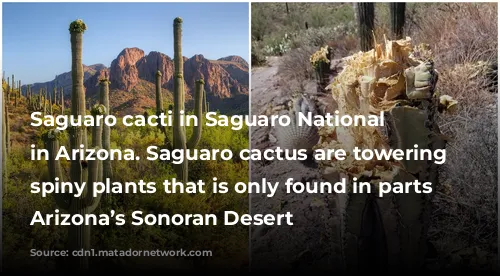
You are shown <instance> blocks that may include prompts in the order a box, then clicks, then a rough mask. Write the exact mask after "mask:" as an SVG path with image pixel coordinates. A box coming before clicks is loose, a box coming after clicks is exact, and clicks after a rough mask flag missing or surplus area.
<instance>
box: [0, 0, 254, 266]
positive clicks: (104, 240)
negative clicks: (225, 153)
mask: <svg viewBox="0 0 500 276" xmlns="http://www.w3.org/2000/svg"><path fill="white" fill-rule="evenodd" d="M2 8H3V9H2V10H3V19H2V34H3V35H2V41H3V42H2V49H3V52H2V70H3V76H2V91H3V93H2V94H3V95H2V96H3V97H2V101H1V102H2V116H1V117H2V139H0V140H1V141H2V154H1V156H2V193H3V195H2V198H3V204H2V215H3V217H2V222H3V226H2V228H3V233H2V239H3V252H2V261H3V267H2V269H3V271H5V272H9V271H11V272H14V271H16V272H28V271H31V272H42V271H53V270H56V271H58V270H69V271H75V272H78V271H81V270H89V269H90V270H97V271H103V270H151V269H153V270H161V271H165V272H167V271H182V272H188V271H197V270H200V269H201V270H204V271H210V270H212V269H213V270H219V269H224V270H225V271H227V270H230V271H246V270H247V269H248V258H249V256H248V255H249V254H248V251H249V248H248V235H249V233H248V226H244V225H241V224H240V225H234V226H231V227H228V226H225V225H223V224H217V225H209V222H210V219H211V218H212V216H213V217H215V216H221V214H222V213H223V212H224V211H225V210H232V211H234V212H235V213H239V214H245V213H248V212H249V210H248V209H249V208H248V206H249V202H248V194H244V193H243V194H241V193H238V194H237V193H234V194H231V191H233V190H232V189H229V191H230V192H229V193H227V194H221V193H216V192H213V191H211V190H210V189H209V188H207V189H206V192H204V193H194V192H193V193H191V192H190V190H189V189H190V188H191V189H192V190H194V189H197V188H199V187H197V185H196V183H197V181H199V180H203V181H205V182H207V183H208V182H211V181H213V177H214V176H223V177H224V181H226V182H227V183H228V185H229V186H230V185H234V184H235V183H237V182H246V181H248V175H249V168H248V167H249V165H248V161H244V160H239V159H232V160H229V161H224V162H221V161H219V160H187V159H186V158H181V157H179V156H176V155H175V154H174V152H175V150H179V149H180V150H195V149H207V150H217V149H221V150H222V149H232V150H233V151H234V152H236V151H238V150H241V149H246V148H249V144H248V143H249V139H248V128H247V127H245V126H244V127H242V128H241V129H238V130H234V129H231V128H229V127H223V126H214V127H206V125H205V124H203V123H202V122H203V118H205V117H206V116H205V115H206V114H207V113H208V112H214V114H216V115H228V116H229V115H246V114H248V112H249V65H248V63H247V60H249V52H250V49H249V48H250V46H249V45H250V42H249V4H248V3H90V2H89V3H3V4H2ZM162 114H163V115H164V116H162ZM60 115H68V116H60ZM109 115H112V116H109ZM185 115H188V116H189V117H190V118H191V119H193V120H198V124H197V125H189V124H187V125H184V124H183V123H182V119H180V118H182V116H185ZM76 117H79V118H85V120H87V122H92V123H89V124H86V123H85V122H83V121H82V122H81V125H82V126H80V127H76V126H73V125H72V124H75V122H74V121H73V122H72V121H71V120H72V119H71V118H76ZM113 117H114V118H116V122H114V123H113V119H112V118H113ZM125 117H127V118H128V119H126V120H125V119H124V118H125ZM65 118H66V119H65ZM163 119H164V120H165V121H166V122H167V123H166V124H165V125H163V124H158V126H154V122H159V120H163ZM99 122H100V123H99ZM124 122H130V123H131V124H134V125H133V126H131V125H125V124H124ZM141 122H142V124H143V125H141ZM152 122H153V123H152ZM200 122H201V123H200ZM34 125H37V126H34ZM82 153H83V154H82ZM65 156H71V157H72V158H70V159H71V160H69V159H67V158H64V157H65ZM83 156H85V157H83ZM58 157H60V158H58ZM89 157H90V158H89ZM92 157H97V158H92ZM175 181H179V182H182V183H185V184H186V185H184V186H177V188H175V187H176V186H175V185H174V184H175ZM92 182H93V183H101V184H100V185H98V186H97V185H94V186H93V187H92V186H91V185H87V186H86V185H82V184H84V183H92ZM154 183H156V185H153V184H154ZM187 183H191V184H190V185H187ZM169 185H170V186H169ZM182 187H184V188H183V189H187V190H184V191H181V192H179V189H182ZM155 189H156V192H155ZM176 189H177V190H176ZM41 191H45V192H47V193H42V192H41ZM121 215H123V216H124V217H126V218H127V219H126V220H127V221H126V223H125V222H124V219H123V218H124V217H120V216H121ZM68 222H69V223H70V224H72V225H70V226H68V225H66V224H67V223H68ZM200 225H203V226H200ZM70 252H72V253H70ZM75 252H79V253H76V254H75ZM117 252H120V253H117Z"/></svg>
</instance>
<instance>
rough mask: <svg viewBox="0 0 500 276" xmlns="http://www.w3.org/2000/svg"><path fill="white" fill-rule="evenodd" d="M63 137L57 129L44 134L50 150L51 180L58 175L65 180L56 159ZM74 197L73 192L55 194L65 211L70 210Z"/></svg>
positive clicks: (46, 145)
mask: <svg viewBox="0 0 500 276" xmlns="http://www.w3.org/2000/svg"><path fill="white" fill-rule="evenodd" d="M61 137H62V133H61V132H60V131H59V130H57V129H52V130H49V131H47V132H46V133H44V134H43V140H44V143H45V148H46V149H47V151H48V152H49V158H48V161H47V163H48V167H49V176H50V179H51V180H55V179H56V177H57V178H58V179H59V181H63V176H62V169H61V162H60V161H59V160H56V159H55V157H56V154H57V152H58V151H59V140H60V139H61ZM72 198H73V196H72V195H71V194H58V193H55V194H54V199H55V201H56V204H57V206H58V207H59V208H60V209H63V210H65V211H67V210H69V207H70V205H71V201H72Z"/></svg>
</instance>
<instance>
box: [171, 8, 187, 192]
mask: <svg viewBox="0 0 500 276" xmlns="http://www.w3.org/2000/svg"><path fill="white" fill-rule="evenodd" d="M183 63H184V60H183V58H182V18H180V17H177V18H175V19H174V67H175V72H174V74H175V75H174V77H175V79H174V126H173V131H174V141H173V146H174V148H175V149H182V150H184V151H186V132H185V130H186V129H185V127H184V126H182V125H181V116H183V112H184V76H183V73H184V64H183ZM181 112H182V113H181ZM175 167H176V169H175V171H176V173H177V178H179V179H181V181H184V182H187V179H188V164H187V162H182V163H181V164H178V165H175Z"/></svg>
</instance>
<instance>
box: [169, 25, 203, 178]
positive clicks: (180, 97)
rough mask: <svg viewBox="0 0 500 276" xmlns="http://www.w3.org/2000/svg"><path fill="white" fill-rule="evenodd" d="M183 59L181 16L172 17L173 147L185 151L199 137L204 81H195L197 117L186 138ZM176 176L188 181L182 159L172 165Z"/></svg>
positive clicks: (194, 145) (186, 168) (196, 141)
mask: <svg viewBox="0 0 500 276" xmlns="http://www.w3.org/2000/svg"><path fill="white" fill-rule="evenodd" d="M183 63H184V59H183V57H182V18H180V17H177V18H175V19H174V67H175V73H174V77H175V81H174V112H173V113H174V126H173V136H174V141H173V148H174V149H182V150H184V151H186V150H187V149H188V148H189V149H193V148H195V147H196V146H197V145H198V142H199V141H200V139H201V131H202V126H203V116H202V102H203V95H204V94H205V92H204V89H203V86H204V83H205V82H204V81H203V80H198V81H197V82H196V91H195V96H194V101H195V104H194V106H195V107H194V113H195V115H196V116H197V118H198V124H197V125H196V126H194V128H195V129H194V130H193V136H192V137H191V139H190V140H189V142H188V141H187V139H186V127H185V126H182V125H181V121H180V120H181V116H184V114H185V105H184V97H185V95H184V76H183V72H184V65H183ZM174 166H175V171H176V174H177V178H178V179H180V180H181V181H183V182H187V181H188V163H187V160H184V161H183V162H182V163H181V164H178V165H174Z"/></svg>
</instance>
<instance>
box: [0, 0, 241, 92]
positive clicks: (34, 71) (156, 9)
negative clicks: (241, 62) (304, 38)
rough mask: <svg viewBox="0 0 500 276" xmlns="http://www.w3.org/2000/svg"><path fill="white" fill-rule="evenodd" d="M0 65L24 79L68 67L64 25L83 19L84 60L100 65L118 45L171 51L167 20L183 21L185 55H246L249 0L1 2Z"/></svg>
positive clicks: (35, 79)
mask: <svg viewBox="0 0 500 276" xmlns="http://www.w3.org/2000/svg"><path fill="white" fill-rule="evenodd" d="M2 10H3V22H2V23H3V24H2V26H3V27H2V28H3V29H2V35H3V37H2V43H3V45H2V46H3V47H2V48H3V53H2V60H3V61H2V70H3V71H5V74H6V76H10V75H12V74H15V76H16V80H21V81H22V82H23V83H25V84H27V83H34V82H45V81H49V80H52V79H54V77H55V75H56V74H60V73H63V72H68V71H70V70H71V48H70V34H69V31H68V27H69V24H70V23H71V22H72V21H73V20H75V19H82V20H83V21H84V22H85V23H86V24H87V31H85V33H84V36H83V63H84V64H85V65H91V64H96V63H102V64H104V65H106V66H109V65H110V64H111V61H113V59H115V58H116V56H117V55H118V54H119V53H120V52H121V51H122V50H123V49H124V48H130V47H138V48H140V49H142V50H144V52H145V53H146V54H147V53H149V52H150V51H159V52H162V53H165V54H166V55H168V56H170V57H172V56H173V20H174V18H175V17H177V16H180V17H182V19H183V41H182V42H183V55H184V56H187V57H191V56H193V55H195V54H203V55H204V56H205V57H206V58H208V59H218V58H221V57H225V56H228V55H238V56H241V57H243V58H244V59H245V60H247V61H248V60H249V57H248V54H249V44H250V43H249V34H248V32H249V29H248V27H249V22H248V3H3V8H2Z"/></svg>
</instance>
